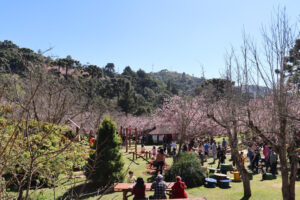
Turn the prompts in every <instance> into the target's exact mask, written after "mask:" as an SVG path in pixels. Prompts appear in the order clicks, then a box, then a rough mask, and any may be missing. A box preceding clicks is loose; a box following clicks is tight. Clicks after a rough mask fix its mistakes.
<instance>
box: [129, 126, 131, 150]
mask: <svg viewBox="0 0 300 200" xmlns="http://www.w3.org/2000/svg"><path fill="white" fill-rule="evenodd" d="M129 131H130V132H129V148H131V128H130V129H129Z"/></svg>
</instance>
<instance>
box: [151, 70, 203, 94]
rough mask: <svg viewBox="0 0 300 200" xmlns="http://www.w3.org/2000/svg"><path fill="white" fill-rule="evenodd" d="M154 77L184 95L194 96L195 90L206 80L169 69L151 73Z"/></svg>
mask: <svg viewBox="0 0 300 200" xmlns="http://www.w3.org/2000/svg"><path fill="white" fill-rule="evenodd" d="M150 74H151V75H152V76H153V77H155V78H158V79H160V80H162V81H163V82H164V83H165V84H167V85H168V86H169V87H172V86H173V87H174V88H176V89H177V90H179V91H180V92H183V93H184V94H188V95H190V94H192V92H193V90H194V89H196V88H197V87H199V85H200V84H201V83H202V82H203V81H204V78H197V77H194V76H191V75H188V74H186V73H184V72H183V73H178V72H174V71H168V70H167V69H164V70H161V71H159V72H154V73H150Z"/></svg>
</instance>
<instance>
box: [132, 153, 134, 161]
mask: <svg viewBox="0 0 300 200" xmlns="http://www.w3.org/2000/svg"><path fill="white" fill-rule="evenodd" d="M132 160H134V152H132Z"/></svg>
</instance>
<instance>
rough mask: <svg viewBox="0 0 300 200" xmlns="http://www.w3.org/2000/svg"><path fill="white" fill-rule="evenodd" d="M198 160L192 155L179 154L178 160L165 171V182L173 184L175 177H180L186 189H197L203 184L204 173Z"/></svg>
mask: <svg viewBox="0 0 300 200" xmlns="http://www.w3.org/2000/svg"><path fill="white" fill-rule="evenodd" d="M200 166H201V163H200V160H199V158H198V157H197V155H196V154H194V153H181V154H180V155H179V160H178V161H177V162H176V163H175V164H173V165H172V167H171V169H170V170H167V171H166V174H165V180H166V181H169V182H173V181H174V178H175V177H176V176H181V178H182V180H183V181H184V182H185V183H186V185H187V187H189V188H192V187H198V186H201V185H203V184H204V179H205V173H204V171H203V170H202V169H201V168H200Z"/></svg>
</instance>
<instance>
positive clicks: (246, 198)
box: [240, 197, 250, 200]
mask: <svg viewBox="0 0 300 200" xmlns="http://www.w3.org/2000/svg"><path fill="white" fill-rule="evenodd" d="M248 199H250V197H243V198H241V199H240V200H248Z"/></svg>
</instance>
